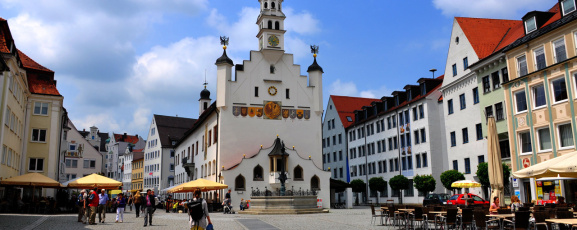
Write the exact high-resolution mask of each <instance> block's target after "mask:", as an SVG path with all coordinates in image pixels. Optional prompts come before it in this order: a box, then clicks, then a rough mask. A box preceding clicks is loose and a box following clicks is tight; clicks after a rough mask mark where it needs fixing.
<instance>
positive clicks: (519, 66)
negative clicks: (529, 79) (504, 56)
mask: <svg viewBox="0 0 577 230" xmlns="http://www.w3.org/2000/svg"><path fill="white" fill-rule="evenodd" d="M522 57H524V58H525V68H527V74H529V66H528V65H527V55H526V54H522V55H519V56H517V57H515V61H516V62H517V77H522V76H525V75H527V74H525V75H521V62H519V59H520V58H522Z"/></svg>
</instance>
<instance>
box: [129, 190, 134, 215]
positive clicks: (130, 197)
mask: <svg viewBox="0 0 577 230" xmlns="http://www.w3.org/2000/svg"><path fill="white" fill-rule="evenodd" d="M133 202H134V200H132V194H131V195H130V196H128V207H130V211H131V212H132V203H133Z"/></svg>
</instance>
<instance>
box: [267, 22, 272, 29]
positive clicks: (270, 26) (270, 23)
mask: <svg viewBox="0 0 577 230" xmlns="http://www.w3.org/2000/svg"><path fill="white" fill-rule="evenodd" d="M268 28H269V29H271V30H272V21H268Z"/></svg>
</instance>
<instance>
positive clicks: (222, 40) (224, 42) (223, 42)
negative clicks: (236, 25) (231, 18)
mask: <svg viewBox="0 0 577 230" xmlns="http://www.w3.org/2000/svg"><path fill="white" fill-rule="evenodd" d="M228 39H229V38H228V37H227V36H220V44H221V45H222V48H223V49H225V50H226V46H227V45H228Z"/></svg>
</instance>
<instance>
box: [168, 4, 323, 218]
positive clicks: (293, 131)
mask: <svg viewBox="0 0 577 230" xmlns="http://www.w3.org/2000/svg"><path fill="white" fill-rule="evenodd" d="M259 2H260V7H261V13H260V15H259V16H258V18H257V25H258V26H259V32H258V34H257V37H258V39H259V51H251V52H250V59H249V60H245V61H244V62H243V63H242V64H238V65H236V67H235V71H234V72H235V78H234V79H233V77H232V75H233V69H232V67H233V62H232V60H230V59H229V58H228V57H227V55H226V50H225V52H224V53H223V55H222V57H220V58H218V59H217V61H216V65H217V100H216V102H214V103H212V104H211V103H210V98H209V96H210V95H206V94H203V93H201V100H200V103H199V104H200V107H201V112H202V114H201V115H200V117H199V119H198V121H197V122H196V123H195V124H194V126H193V128H192V129H191V130H189V132H187V133H186V135H185V137H184V138H183V139H182V140H181V141H180V142H179V143H178V145H177V146H176V154H177V166H178V167H182V161H181V160H182V159H183V157H189V156H190V157H191V158H192V159H193V160H192V162H193V163H194V169H193V172H194V177H195V178H205V179H208V180H212V181H218V182H223V183H225V184H227V185H229V188H231V189H232V190H233V192H232V194H231V195H232V199H233V201H234V202H237V201H240V199H241V198H244V199H250V194H251V191H250V189H257V188H258V189H259V190H261V191H262V190H264V189H265V187H267V188H268V189H269V190H277V189H278V188H280V183H279V182H278V180H277V179H276V178H278V176H279V171H280V156H278V155H275V153H278V151H273V150H275V149H276V150H279V149H280V146H279V145H275V144H274V143H278V142H277V141H276V140H277V137H278V138H280V139H279V141H280V140H282V141H283V142H284V144H285V145H286V152H287V153H288V154H289V156H288V157H287V161H286V162H287V163H286V165H285V169H287V171H288V174H289V176H288V177H289V180H288V181H287V184H286V186H287V189H288V190H292V189H295V190H298V189H302V190H309V191H310V190H316V191H318V197H319V199H322V200H324V201H325V202H323V203H322V206H323V207H324V208H328V207H329V205H330V204H329V202H328V200H329V199H328V198H329V178H330V173H329V172H326V171H324V170H322V146H321V143H322V141H321V139H322V133H321V131H322V130H321V128H322V127H321V121H322V120H321V119H322V114H323V111H322V109H323V100H322V73H323V71H322V68H321V67H320V66H319V65H318V64H317V62H316V59H315V61H314V63H313V64H312V65H311V66H310V67H309V68H308V73H309V76H308V78H307V76H302V75H300V72H301V70H300V66H299V65H295V64H294V63H293V55H291V54H287V53H285V52H284V44H285V43H284V33H285V32H286V31H285V30H284V19H285V16H284V14H283V12H282V10H281V9H282V7H281V5H282V0H261V1H259ZM225 44H226V43H225ZM205 92H208V91H205ZM209 105H210V106H209ZM275 146H276V147H275ZM293 146H294V148H293ZM188 149H191V151H190V152H189V151H188ZM249 158H250V159H249ZM189 159H190V158H189ZM215 166H216V167H215ZM264 172H266V174H264ZM175 173H176V179H177V183H178V182H184V181H186V180H187V174H186V172H184V169H181V170H177V171H176V172H175ZM205 197H206V198H207V199H209V200H210V199H218V198H220V197H218V198H217V195H216V194H215V193H209V194H205Z"/></svg>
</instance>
